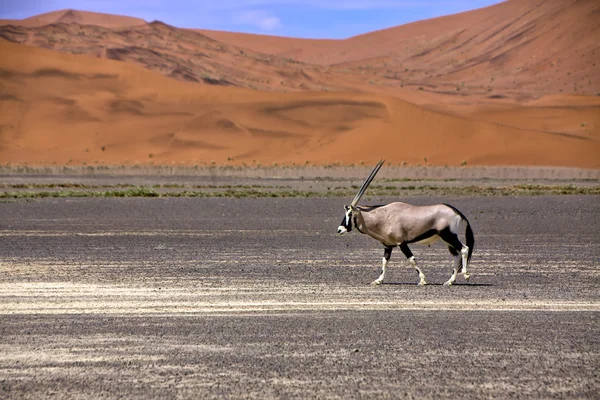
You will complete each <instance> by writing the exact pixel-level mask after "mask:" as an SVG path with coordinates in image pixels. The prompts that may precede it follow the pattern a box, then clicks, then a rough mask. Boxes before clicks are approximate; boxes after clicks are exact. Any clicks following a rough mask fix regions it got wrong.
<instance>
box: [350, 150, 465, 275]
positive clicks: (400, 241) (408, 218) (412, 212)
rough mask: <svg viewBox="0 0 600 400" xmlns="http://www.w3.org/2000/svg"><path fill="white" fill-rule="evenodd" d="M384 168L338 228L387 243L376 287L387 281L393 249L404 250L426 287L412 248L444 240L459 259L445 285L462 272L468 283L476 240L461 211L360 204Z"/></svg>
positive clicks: (444, 206) (445, 206)
mask: <svg viewBox="0 0 600 400" xmlns="http://www.w3.org/2000/svg"><path fill="white" fill-rule="evenodd" d="M382 165H383V161H380V162H379V164H377V166H376V167H375V169H373V172H371V175H370V176H369V177H368V178H367V180H366V181H365V183H363V186H362V187H361V189H360V190H359V192H358V194H357V195H356V197H355V198H354V200H353V201H352V204H351V205H349V206H344V208H345V210H346V214H345V216H344V219H343V220H342V223H341V224H340V226H339V227H338V233H339V234H340V235H343V234H344V233H346V232H350V231H351V230H352V229H353V228H356V229H357V230H358V231H359V232H360V233H363V234H367V235H369V236H371V237H372V238H374V239H376V240H378V241H380V242H381V243H382V244H383V246H384V255H383V260H382V267H381V275H380V276H379V277H378V278H377V279H376V280H375V281H373V283H372V284H374V285H379V284H381V283H382V282H383V279H384V278H385V270H386V267H387V264H388V262H389V260H390V257H391V255H392V249H393V248H394V247H400V250H401V251H402V253H404V255H405V256H406V258H407V259H408V261H409V262H410V263H411V264H412V266H413V267H414V268H415V269H416V271H417V273H418V274H419V285H426V284H427V280H426V278H425V275H424V274H423V271H421V269H420V268H419V267H418V265H417V263H416V261H415V257H414V256H413V254H412V252H411V250H410V249H409V247H408V245H409V244H413V243H416V244H432V243H434V242H436V241H438V240H440V239H441V240H443V241H444V242H445V243H446V244H447V245H448V249H449V250H450V253H451V254H452V255H453V256H454V260H455V262H454V271H453V274H452V276H451V277H450V279H449V280H448V281H447V282H446V283H445V285H448V286H450V285H452V284H453V283H454V282H455V281H456V277H457V274H458V273H459V272H462V274H463V276H464V278H465V280H467V281H468V280H469V277H470V275H469V273H468V270H467V267H468V264H469V261H470V259H471V255H472V253H473V246H474V244H475V239H474V236H473V230H472V229H471V226H470V224H469V221H468V220H467V218H466V217H465V216H464V215H463V214H462V213H461V212H460V211H459V210H458V209H456V208H454V207H453V206H451V205H448V204H437V205H432V206H413V205H410V204H407V203H402V202H395V203H390V204H386V205H381V206H358V205H357V203H358V201H359V200H360V198H361V197H362V195H363V194H364V192H365V191H366V189H367V187H368V186H369V184H370V183H371V181H372V180H373V178H374V177H375V175H376V174H377V172H378V171H379V169H380V168H381V166H382ZM462 221H464V222H465V223H466V231H465V237H466V242H467V244H466V245H464V244H463V243H462V242H461V241H460V239H459V237H458V233H459V229H460V226H461V222H462Z"/></svg>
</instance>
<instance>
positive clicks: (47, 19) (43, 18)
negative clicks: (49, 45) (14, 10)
mask: <svg viewBox="0 0 600 400" xmlns="http://www.w3.org/2000/svg"><path fill="white" fill-rule="evenodd" d="M59 23H66V24H81V25H97V26H102V27H105V28H123V27H126V26H135V25H143V24H145V23H146V21H144V20H143V19H140V18H134V17H127V16H122V15H114V14H104V13H93V12H85V11H78V10H70V9H68V10H58V11H52V12H49V13H44V14H40V15H35V16H33V17H29V18H25V19H21V20H14V19H12V20H11V19H0V25H5V24H12V25H19V26H25V27H40V26H44V25H48V24H59Z"/></svg>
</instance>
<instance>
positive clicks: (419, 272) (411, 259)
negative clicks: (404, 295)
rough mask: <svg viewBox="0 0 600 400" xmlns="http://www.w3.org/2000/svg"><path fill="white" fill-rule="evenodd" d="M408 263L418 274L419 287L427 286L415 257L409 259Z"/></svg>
mask: <svg viewBox="0 0 600 400" xmlns="http://www.w3.org/2000/svg"><path fill="white" fill-rule="evenodd" d="M408 261H409V262H410V263H411V264H412V266H413V268H414V269H416V270H417V273H418V274H419V286H425V285H427V279H425V274H424V273H423V271H421V269H420V268H419V267H418V266H417V262H416V261H415V257H414V256H413V257H411V258H409V259H408Z"/></svg>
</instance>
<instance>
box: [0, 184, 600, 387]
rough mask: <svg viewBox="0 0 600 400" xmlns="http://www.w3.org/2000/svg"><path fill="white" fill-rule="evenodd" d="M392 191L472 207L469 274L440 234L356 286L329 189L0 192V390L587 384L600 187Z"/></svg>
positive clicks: (363, 270) (590, 380)
mask: <svg viewBox="0 0 600 400" xmlns="http://www.w3.org/2000/svg"><path fill="white" fill-rule="evenodd" d="M373 200H374V202H386V201H392V200H395V199H392V198H376V199H373ZM404 200H405V201H409V202H412V203H415V204H432V203H436V202H447V203H450V204H453V205H454V206H456V207H458V208H459V209H460V210H461V211H463V212H464V213H465V214H466V215H467V217H468V218H469V220H470V222H471V224H472V226H473V229H474V231H475V238H476V246H475V252H474V256H473V260H472V264H471V268H470V270H471V272H472V277H471V280H470V282H469V283H465V282H464V280H462V279H461V278H460V277H459V280H458V281H457V284H456V285H454V286H452V287H445V286H442V285H441V284H442V283H443V282H444V281H445V280H446V279H447V278H448V277H449V275H450V273H451V265H452V259H451V256H450V254H449V253H448V251H447V249H445V247H444V246H442V245H441V244H439V243H438V244H434V245H432V246H431V247H426V246H413V247H412V249H413V252H414V253H415V255H416V257H417V259H418V260H419V262H420V263H421V265H422V267H423V270H424V272H425V274H426V275H427V278H428V281H429V282H430V283H431V284H430V285H428V286H425V287H418V286H417V285H416V283H417V281H418V277H417V275H416V273H415V272H414V271H413V270H411V269H409V268H408V263H407V262H406V261H405V259H404V256H402V254H401V252H399V251H395V252H394V254H393V255H392V260H391V263H390V267H389V273H388V276H387V279H386V283H385V284H383V285H381V286H378V287H373V286H370V285H369V283H370V282H371V281H372V280H373V279H375V278H376V277H377V275H378V272H379V271H378V270H379V264H380V260H381V256H382V254H383V249H382V248H381V245H380V244H379V243H377V242H376V241H374V240H373V239H371V238H369V237H366V236H364V235H360V234H358V233H354V232H353V233H351V234H349V235H345V236H341V237H340V236H338V235H337V234H336V228H337V226H338V224H339V222H340V220H341V219H342V216H343V209H342V205H343V204H344V202H345V201H347V199H342V198H305V199H300V198H274V199H270V198H261V199H233V198H202V199H200V198H197V199H194V198H79V199H74V198H46V199H34V200H7V201H4V202H3V203H0V215H1V217H0V319H1V321H2V322H1V323H0V337H2V340H1V341H0V398H9V399H18V398H31V399H39V398H50V397H52V398H96V399H97V398H130V399H131V398H144V399H148V398H344V399H348V398H421V399H422V398H436V399H439V398H597V396H598V393H599V392H600V384H599V382H600V377H599V372H598V371H600V291H599V288H600V247H599V246H598V233H599V232H600V217H599V215H600V196H594V195H584V196H577V195H570V196H528V197H511V196H504V197H454V198H444V199H441V198H431V197H412V198H408V199H404Z"/></svg>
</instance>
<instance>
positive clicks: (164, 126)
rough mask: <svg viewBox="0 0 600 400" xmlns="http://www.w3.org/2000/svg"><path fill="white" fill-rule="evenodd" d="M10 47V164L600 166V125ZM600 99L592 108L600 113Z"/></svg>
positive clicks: (2, 152)
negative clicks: (185, 78) (514, 121)
mask: <svg viewBox="0 0 600 400" xmlns="http://www.w3.org/2000/svg"><path fill="white" fill-rule="evenodd" d="M0 51H1V52H2V53H3V54H11V57H2V58H1V59H0V77H1V84H2V93H1V98H0V99H1V103H0V107H1V113H0V159H1V160H3V162H11V163H15V162H28V163H47V164H51V163H54V162H56V163H59V164H60V163H66V162H69V161H70V162H77V163H82V162H86V163H90V164H93V163H135V162H144V163H145V162H149V161H152V162H169V163H170V162H178V163H179V162H185V163H190V164H194V163H199V162H210V161H211V160H214V161H215V162H218V163H227V162H230V163H242V162H246V163H252V162H254V161H257V162H260V163H263V164H269V163H273V162H279V163H297V164H302V163H304V162H306V161H309V162H314V163H331V162H341V163H358V162H360V161H361V160H362V161H364V162H368V163H372V162H374V161H375V160H377V159H379V158H383V157H384V158H387V159H388V160H389V161H390V162H392V163H401V162H403V161H406V162H408V163H410V164H413V165H414V164H417V163H420V164H438V165H444V164H448V165H459V164H461V163H462V162H465V161H466V162H467V163H468V164H469V165H480V164H487V165H570V166H579V167H593V168H598V167H600V160H599V158H598V154H600V147H599V146H598V143H599V139H600V138H599V136H598V130H597V129H596V128H594V129H590V130H589V131H587V132H586V133H585V134H579V135H564V134H551V133H547V132H540V131H539V130H535V129H516V128H511V127H508V126H505V125H503V124H495V123H489V122H485V121H481V120H476V119H473V118H464V117H460V116H453V115H447V114H443V113H439V112H435V111H431V110H428V109H425V108H423V107H420V106H417V105H414V104H410V103H408V102H406V101H402V100H400V99H398V98H394V97H389V96H384V95H381V94H376V93H375V94H368V93H360V92H294V93H273V92H260V91H254V90H249V89H244V88H234V87H220V86H218V87H215V86H210V85H197V84H188V83H185V82H180V81H176V80H173V79H171V78H168V77H165V76H163V75H161V74H160V73H157V72H154V71H149V70H147V69H144V68H142V67H139V66H136V65H133V64H130V63H124V62H119V61H113V60H104V59H97V58H93V57H89V56H83V55H72V54H65V53H59V52H55V51H51V50H46V49H39V48H34V47H30V46H26V45H18V44H14V43H9V42H6V41H3V40H2V41H0ZM561 99H562V98H561ZM548 101H550V103H552V104H555V103H556V102H557V99H550V100H548ZM573 101H574V102H577V100H573ZM532 107H534V108H535V109H536V110H538V109H539V110H544V109H545V107H546V106H545V105H544V103H543V101H540V103H539V104H534V105H532ZM598 107H600V105H599V104H596V105H594V106H590V110H592V113H591V114H590V115H591V116H592V117H593V116H597V115H600V113H598V110H599V108H598ZM502 112H505V113H509V114H510V113H511V112H517V113H518V112H520V111H519V110H517V111H511V109H510V107H506V108H505V109H503V110H502ZM541 112H543V111H541ZM595 118H596V119H595V120H594V121H593V122H590V124H594V125H593V126H594V127H595V126H597V124H598V123H600V121H598V120H597V117H595Z"/></svg>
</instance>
